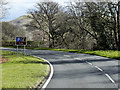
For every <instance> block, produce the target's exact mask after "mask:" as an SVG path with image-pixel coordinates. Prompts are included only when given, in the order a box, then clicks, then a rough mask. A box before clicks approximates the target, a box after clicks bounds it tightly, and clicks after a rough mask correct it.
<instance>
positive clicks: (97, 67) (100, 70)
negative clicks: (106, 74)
mask: <svg viewBox="0 0 120 90" xmlns="http://www.w3.org/2000/svg"><path fill="white" fill-rule="evenodd" d="M95 67H96V68H97V69H98V70H100V71H103V70H102V69H101V68H99V67H98V66H95Z"/></svg>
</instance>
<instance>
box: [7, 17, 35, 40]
mask: <svg viewBox="0 0 120 90" xmlns="http://www.w3.org/2000/svg"><path fill="white" fill-rule="evenodd" d="M30 21H31V19H29V18H28V17H27V15H24V16H20V17H19V18H17V19H15V20H12V21H10V22H9V23H11V24H13V25H15V26H17V27H18V28H20V29H24V30H25V35H26V37H27V39H28V40H33V39H32V38H33V34H32V31H31V30H28V29H27V27H26V26H25V24H29V23H30Z"/></svg>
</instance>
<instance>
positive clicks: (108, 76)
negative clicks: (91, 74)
mask: <svg viewBox="0 0 120 90" xmlns="http://www.w3.org/2000/svg"><path fill="white" fill-rule="evenodd" d="M86 63H88V64H89V65H92V66H94V65H93V64H92V63H90V62H88V61H86ZM94 67H95V68H97V69H98V70H99V71H101V72H104V71H103V70H102V69H101V68H99V67H98V66H94ZM105 76H106V77H107V78H108V79H109V80H110V81H111V82H112V83H113V84H114V85H116V83H115V81H114V80H113V79H112V78H111V77H110V75H108V74H107V73H105Z"/></svg>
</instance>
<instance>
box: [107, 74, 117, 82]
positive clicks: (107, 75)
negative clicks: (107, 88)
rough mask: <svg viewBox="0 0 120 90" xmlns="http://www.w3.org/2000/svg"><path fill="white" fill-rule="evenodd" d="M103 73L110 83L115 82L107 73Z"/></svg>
mask: <svg viewBox="0 0 120 90" xmlns="http://www.w3.org/2000/svg"><path fill="white" fill-rule="evenodd" d="M105 75H106V76H107V77H108V78H109V79H110V81H111V82H112V83H114V84H115V81H114V80H113V79H112V78H111V77H110V76H109V75H108V74H105Z"/></svg>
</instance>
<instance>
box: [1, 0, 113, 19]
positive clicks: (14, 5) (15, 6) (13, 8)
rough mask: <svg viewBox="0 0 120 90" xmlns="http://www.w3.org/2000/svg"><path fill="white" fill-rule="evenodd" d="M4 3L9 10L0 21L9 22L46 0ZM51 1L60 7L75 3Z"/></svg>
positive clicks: (58, 0) (64, 0) (20, 0)
mask: <svg viewBox="0 0 120 90" xmlns="http://www.w3.org/2000/svg"><path fill="white" fill-rule="evenodd" d="M6 1H7V2H8V4H7V7H8V8H10V9H8V12H7V15H6V17H5V18H4V19H2V21H11V20H14V19H16V18H18V17H20V16H23V15H25V14H27V11H28V9H32V8H35V5H36V3H37V2H43V1H48V0H6ZM49 1H50V0H49ZM52 1H55V2H58V3H59V4H61V5H66V3H67V2H69V1H76V0H52ZM83 1H92V0H83ZM98 1H100V0H98ZM101 1H107V0H101ZM108 1H109V0H108ZM113 1H114V0H113Z"/></svg>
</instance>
